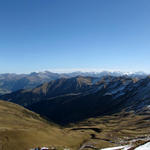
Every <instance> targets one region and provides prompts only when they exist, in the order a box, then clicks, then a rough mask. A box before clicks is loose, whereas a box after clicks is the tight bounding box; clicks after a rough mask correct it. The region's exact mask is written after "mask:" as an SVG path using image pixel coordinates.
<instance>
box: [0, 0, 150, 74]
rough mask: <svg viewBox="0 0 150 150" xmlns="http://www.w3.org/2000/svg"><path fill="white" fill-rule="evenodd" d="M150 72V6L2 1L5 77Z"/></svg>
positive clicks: (138, 2)
mask: <svg viewBox="0 0 150 150" xmlns="http://www.w3.org/2000/svg"><path fill="white" fill-rule="evenodd" d="M85 68H86V69H87V70H88V69H89V70H92V69H100V70H120V71H145V72H150V0H0V73H4V72H16V73H22V72H25V73H26V72H32V71H43V70H60V69H61V70H77V69H80V70H81V69H85Z"/></svg>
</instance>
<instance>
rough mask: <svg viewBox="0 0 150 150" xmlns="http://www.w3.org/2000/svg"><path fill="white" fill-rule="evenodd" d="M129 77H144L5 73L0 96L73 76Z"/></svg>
mask: <svg viewBox="0 0 150 150" xmlns="http://www.w3.org/2000/svg"><path fill="white" fill-rule="evenodd" d="M124 75H126V76H130V77H139V78H143V77H145V76H146V74H145V73H143V72H137V73H128V72H127V73H123V72H115V71H114V72H110V71H102V72H80V71H78V72H72V73H53V72H50V71H44V72H32V73H30V74H14V73H5V74H0V95H2V94H6V93H11V92H14V91H17V90H20V89H30V88H34V87H36V86H38V85H40V84H43V83H45V82H49V81H51V80H56V79H60V78H70V77H75V76H84V77H86V76H92V77H103V76H124Z"/></svg>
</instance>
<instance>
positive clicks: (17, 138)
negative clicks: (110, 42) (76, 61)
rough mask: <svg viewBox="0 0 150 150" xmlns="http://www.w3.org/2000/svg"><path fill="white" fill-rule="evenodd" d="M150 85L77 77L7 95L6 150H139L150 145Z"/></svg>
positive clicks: (2, 123)
mask: <svg viewBox="0 0 150 150" xmlns="http://www.w3.org/2000/svg"><path fill="white" fill-rule="evenodd" d="M149 85H150V77H149V76H147V77H145V78H138V77H134V78H133V77H129V76H121V77H113V76H104V77H100V78H99V77H84V76H77V77H71V78H60V79H56V80H52V81H50V82H46V83H44V84H41V85H38V86H37V87H35V88H32V89H23V90H18V91H16V92H12V93H9V94H3V95H1V96H0V99H2V100H3V101H0V114H1V116H0V134H1V137H0V143H1V144H0V146H1V147H0V148H1V149H2V150H12V149H16V150H20V149H22V150H27V149H28V150H29V149H31V148H36V147H44V146H45V147H49V149H56V150H64V149H65V148H66V149H70V150H87V149H99V150H100V149H104V148H109V147H118V146H121V145H122V146H125V145H128V146H130V149H135V148H136V147H137V146H140V145H142V144H144V143H146V142H148V141H149V140H150V127H149V124H150V117H149V115H150V109H149V106H150V94H149V93H150V88H149V87H150V86H149ZM14 103H16V104H14ZM18 104H19V105H18ZM120 149H121V148H120ZM120 149H119V150H120ZM122 149H123V148H122ZM126 149H127V148H126ZM130 149H129V148H128V150H130Z"/></svg>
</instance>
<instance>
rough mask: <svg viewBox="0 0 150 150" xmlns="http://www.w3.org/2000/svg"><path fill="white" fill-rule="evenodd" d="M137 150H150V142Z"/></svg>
mask: <svg viewBox="0 0 150 150" xmlns="http://www.w3.org/2000/svg"><path fill="white" fill-rule="evenodd" d="M135 150H150V142H148V143H146V144H144V145H142V146H139V147H137V148H136V149H135Z"/></svg>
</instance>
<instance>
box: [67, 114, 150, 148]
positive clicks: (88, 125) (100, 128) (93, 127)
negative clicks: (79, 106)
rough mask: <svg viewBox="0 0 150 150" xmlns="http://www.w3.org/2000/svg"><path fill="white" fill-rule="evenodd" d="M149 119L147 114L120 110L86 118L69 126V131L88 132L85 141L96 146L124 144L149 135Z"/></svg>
mask: <svg viewBox="0 0 150 150" xmlns="http://www.w3.org/2000/svg"><path fill="white" fill-rule="evenodd" d="M149 119H150V117H149V115H134V114H133V113H124V112H122V113H119V114H116V115H112V116H104V117H101V118H99V117H97V118H90V119H87V120H85V121H83V122H80V123H78V124H77V125H75V126H71V127H70V131H71V132H72V130H74V131H76V133H84V134H88V137H89V139H88V140H87V141H86V142H85V143H91V144H93V145H94V146H96V147H97V148H104V147H111V146H118V145H120V144H123V145H125V144H129V143H130V141H132V140H133V139H136V138H139V137H143V138H144V137H147V136H148V135H150V126H149V124H150V120H149ZM68 130H69V128H68ZM90 135H91V136H90Z"/></svg>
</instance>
